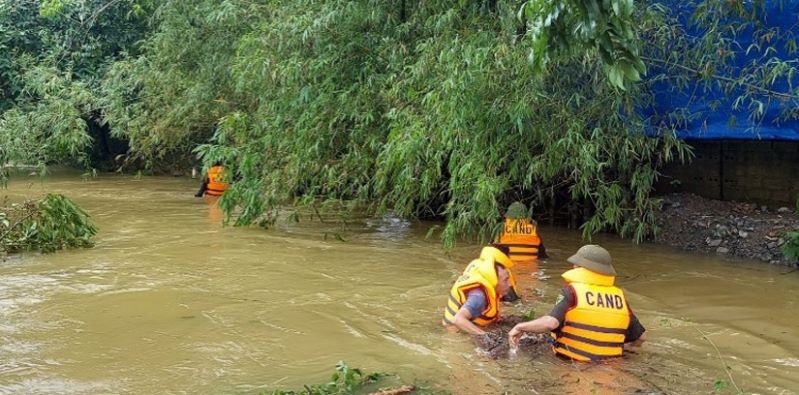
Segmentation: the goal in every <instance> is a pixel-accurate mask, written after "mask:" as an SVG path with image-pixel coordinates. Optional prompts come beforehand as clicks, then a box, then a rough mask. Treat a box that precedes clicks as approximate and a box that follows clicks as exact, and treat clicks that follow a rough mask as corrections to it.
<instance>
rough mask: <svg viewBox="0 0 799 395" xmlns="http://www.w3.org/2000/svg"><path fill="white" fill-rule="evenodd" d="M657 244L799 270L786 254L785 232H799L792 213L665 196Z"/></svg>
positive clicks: (784, 208)
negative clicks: (784, 249) (784, 247)
mask: <svg viewBox="0 0 799 395" xmlns="http://www.w3.org/2000/svg"><path fill="white" fill-rule="evenodd" d="M662 198H663V208H662V209H661V212H660V213H659V219H658V225H660V228H661V231H660V235H659V236H658V237H657V239H656V242H657V243H660V244H666V245H671V246H676V247H681V248H683V249H685V250H688V251H702V252H707V253H711V254H718V255H726V256H734V257H741V258H748V259H756V260H760V261H763V262H769V263H772V264H779V265H787V266H796V263H793V262H790V261H788V260H787V259H786V258H785V256H784V255H783V254H782V252H781V251H780V245H782V244H783V243H784V241H785V233H786V232H789V231H792V230H799V218H797V216H796V214H795V213H794V211H793V210H792V209H791V208H788V207H782V208H779V209H771V208H768V207H766V206H760V205H757V204H754V203H740V202H724V201H719V200H711V199H705V198H702V197H699V196H696V195H692V194H671V195H666V196H663V197H662Z"/></svg>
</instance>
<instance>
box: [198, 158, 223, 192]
mask: <svg viewBox="0 0 799 395" xmlns="http://www.w3.org/2000/svg"><path fill="white" fill-rule="evenodd" d="M224 180H225V167H224V166H222V163H221V162H215V163H214V165H213V166H211V168H209V169H208V174H207V175H206V176H205V178H204V179H203V183H202V185H201V186H200V190H199V191H197V193H196V194H194V196H195V197H202V196H203V195H208V196H222V194H223V193H225V191H226V190H227V189H228V187H229V184H228V183H227V182H225V181H224Z"/></svg>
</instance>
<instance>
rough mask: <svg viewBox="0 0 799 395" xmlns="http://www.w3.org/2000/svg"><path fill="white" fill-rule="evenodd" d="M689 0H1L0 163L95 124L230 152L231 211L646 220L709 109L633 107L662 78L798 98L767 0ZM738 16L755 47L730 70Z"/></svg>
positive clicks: (34, 159) (746, 95) (46, 153)
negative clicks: (523, 211) (679, 7)
mask: <svg viewBox="0 0 799 395" xmlns="http://www.w3.org/2000/svg"><path fill="white" fill-rule="evenodd" d="M683 5H685V6H689V8H693V9H695V13H694V15H693V17H692V18H691V22H690V24H689V25H685V24H684V23H683V22H681V21H682V20H684V19H680V18H678V17H677V16H676V15H675V13H674V12H672V10H670V9H669V8H668V7H666V6H665V5H663V4H662V3H660V2H653V1H645V2H638V3H634V2H632V1H631V0H601V1H600V0H590V1H582V0H580V1H578V0H557V1H551V0H547V1H543V0H522V1H517V0H477V1H448V0H432V1H421V0H401V1H396V0H365V1H357V2H353V1H344V0H326V1H315V0H281V1H267V0H225V1H215V0H199V1H191V2H189V1H155V0H115V1H109V0H87V1H75V0H22V1H11V0H0V32H2V33H3V34H0V49H1V50H3V53H7V54H9V56H7V57H3V58H2V59H0V74H1V75H2V76H3V77H4V78H0V90H1V91H2V97H0V111H3V110H7V111H5V112H4V113H3V115H2V117H0V164H5V163H8V162H9V161H11V162H15V163H20V162H22V163H33V164H39V165H43V164H47V163H52V162H68V163H82V162H85V160H84V159H83V158H84V155H83V152H86V149H87V147H88V146H90V145H91V140H90V139H88V137H87V134H86V128H87V124H89V123H99V124H105V125H107V126H108V127H109V128H110V130H111V133H112V134H113V135H114V136H116V137H122V138H124V139H126V140H128V142H129V143H130V147H131V152H130V155H129V157H131V158H140V159H143V160H144V162H143V163H144V164H145V165H146V166H147V167H150V168H152V167H156V166H158V164H160V163H164V162H170V161H173V162H182V161H187V160H193V159H194V158H192V155H196V156H198V157H199V158H200V160H202V162H203V164H204V166H205V167H206V168H207V167H208V166H209V165H211V164H212V163H214V162H216V161H222V162H223V163H224V164H225V165H226V167H227V168H228V169H229V171H230V174H231V176H232V177H233V179H234V180H235V182H234V183H233V185H232V188H231V189H230V190H229V191H228V192H227V193H226V194H225V195H224V196H223V198H222V199H221V200H220V206H221V207H222V208H223V209H224V211H225V212H226V213H227V214H228V216H229V217H230V218H233V222H234V223H235V224H237V225H247V224H251V223H259V224H262V225H270V224H272V223H274V221H275V220H276V219H277V216H278V212H279V211H278V207H282V206H285V205H294V206H298V207H303V206H304V207H310V208H313V209H314V210H317V207H322V208H323V207H325V206H327V207H333V206H335V207H336V210H339V209H340V208H341V207H346V208H347V210H346V211H345V213H346V212H350V211H352V210H354V209H356V208H357V209H365V211H366V212H367V213H385V212H392V213H394V214H395V215H398V216H402V217H408V218H420V217H421V218H431V217H432V218H443V219H445V220H446V221H447V222H446V225H445V226H444V227H442V229H441V233H440V236H441V237H442V239H443V240H444V242H445V244H446V245H448V246H451V245H452V244H453V243H454V242H455V241H456V240H458V239H459V238H462V237H467V238H479V239H483V240H487V239H488V238H490V236H491V234H492V231H493V230H494V227H495V226H496V222H497V219H498V218H499V217H500V215H501V214H502V211H503V209H504V208H505V207H506V206H507V205H508V204H509V203H511V202H513V201H519V202H522V203H524V204H525V205H527V206H528V207H531V208H534V209H535V211H536V212H537V213H539V212H554V213H556V215H557V212H558V211H559V210H561V209H563V210H562V211H565V210H569V211H570V212H572V214H571V216H572V217H574V218H579V220H580V223H581V224H582V225H581V226H582V229H583V232H584V236H585V237H586V238H590V237H591V235H593V234H595V233H597V232H600V231H606V230H611V231H615V232H618V233H620V234H621V235H623V236H625V237H632V238H634V239H635V240H638V241H640V240H642V239H644V238H647V237H650V236H651V235H653V234H654V233H655V232H656V231H657V229H656V227H655V218H654V216H655V212H656V210H657V208H658V206H659V201H658V200H657V199H653V198H651V197H650V193H651V192H652V188H653V184H654V182H655V180H656V179H657V177H658V175H659V173H658V169H659V168H660V167H661V166H662V165H663V164H665V163H668V162H671V161H674V160H680V161H685V160H688V159H690V157H691V151H690V148H689V147H688V146H687V145H686V144H685V143H684V142H682V141H680V140H678V139H676V138H675V137H674V131H675V130H677V129H679V128H681V127H682V126H683V125H684V124H685V122H687V121H688V120H693V119H695V118H696V117H698V116H700V115H701V114H696V113H690V112H689V111H687V110H686V109H684V108H683V109H677V110H675V111H673V112H671V113H666V114H662V113H655V114H652V115H651V116H650V117H649V118H648V119H642V117H641V115H640V114H641V111H640V110H641V109H646V108H649V107H650V106H651V104H652V103H653V101H654V97H653V93H652V91H651V90H650V87H651V86H652V84H656V83H662V82H665V81H668V82H669V83H670V84H672V85H673V87H674V90H675V92H685V91H687V90H688V89H692V88H693V85H692V83H694V82H695V81H700V82H701V83H702V84H704V88H713V87H720V88H721V89H722V90H723V91H724V92H726V93H727V94H729V95H730V97H731V98H734V100H733V107H735V108H740V109H742V110H746V111H748V112H749V114H750V118H751V119H752V120H753V121H755V122H758V120H759V119H762V116H763V114H764V109H765V108H767V107H768V103H769V100H780V101H784V102H785V103H788V104H790V103H793V104H796V100H797V98H798V97H797V95H796V93H795V92H793V91H789V92H775V91H773V90H772V85H773V83H774V82H775V81H778V80H784V79H788V80H789V81H790V80H791V79H792V77H791V76H793V75H795V67H794V64H795V61H794V60H792V59H788V60H783V59H779V58H777V57H775V56H774V55H773V54H774V48H773V45H772V44H771V43H772V41H771V39H770V38H773V37H776V36H775V35H777V34H786V33H785V32H775V31H773V29H769V28H767V27H764V26H765V25H764V24H761V23H759V22H760V21H762V13H758V10H759V9H760V8H761V7H762V2H760V1H756V2H746V3H745V2H743V1H742V0H732V1H728V0H700V1H692V2H688V4H683ZM691 29H699V30H700V31H703V32H705V34H704V35H703V36H701V37H696V36H695V35H693V34H689V33H688V32H689V31H691ZM742 29H750V30H747V32H751V34H753V35H754V37H755V43H754V44H755V45H754V46H750V48H746V51H750V52H751V51H754V52H755V53H758V54H762V56H761V57H760V58H759V59H758V60H756V61H753V62H751V63H750V64H749V65H747V66H746V67H745V68H744V69H743V70H741V71H740V72H738V71H736V70H735V69H734V68H733V67H732V65H733V59H734V57H735V56H736V52H740V51H739V49H738V47H739V46H741V43H740V42H741V40H738V35H739V34H740V33H741V32H744V30H742ZM711 55H712V56H711ZM645 66H646V67H645ZM644 72H647V73H648V74H647V78H646V79H645V80H643V81H639V79H640V76H641V74H642V73H644ZM636 81H639V82H636ZM784 108H786V111H785V114H784V118H785V119H796V118H797V116H799V112H797V111H796V110H795V109H796V108H797V106H796V105H786V106H785V107H784ZM647 129H648V131H649V132H650V136H651V135H652V134H654V135H656V137H645V133H644V132H645V130H647ZM653 129H654V130H653ZM0 181H2V180H1V179H0ZM329 202H335V203H336V204H329Z"/></svg>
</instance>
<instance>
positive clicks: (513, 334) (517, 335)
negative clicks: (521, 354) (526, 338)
mask: <svg viewBox="0 0 799 395" xmlns="http://www.w3.org/2000/svg"><path fill="white" fill-rule="evenodd" d="M523 334H524V332H523V331H522V330H521V329H519V325H518V324H517V325H516V326H514V327H513V329H511V330H510V332H508V343H509V344H510V347H511V348H518V347H519V340H521V338H522V335H523Z"/></svg>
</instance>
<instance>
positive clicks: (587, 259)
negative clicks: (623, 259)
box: [566, 244, 616, 276]
mask: <svg viewBox="0 0 799 395" xmlns="http://www.w3.org/2000/svg"><path fill="white" fill-rule="evenodd" d="M566 261H567V262H569V263H571V264H572V265H577V266H580V267H584V268H586V269H588V270H590V271H592V272H595V273H599V274H604V275H607V276H615V275H616V269H614V268H613V263H612V261H611V259H610V253H609V252H608V250H606V249H604V248H602V247H600V246H598V245H596V244H589V245H584V246H582V247H580V249H579V250H577V252H576V253H575V254H574V255H572V256H570V257H569V259H567V260H566Z"/></svg>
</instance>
